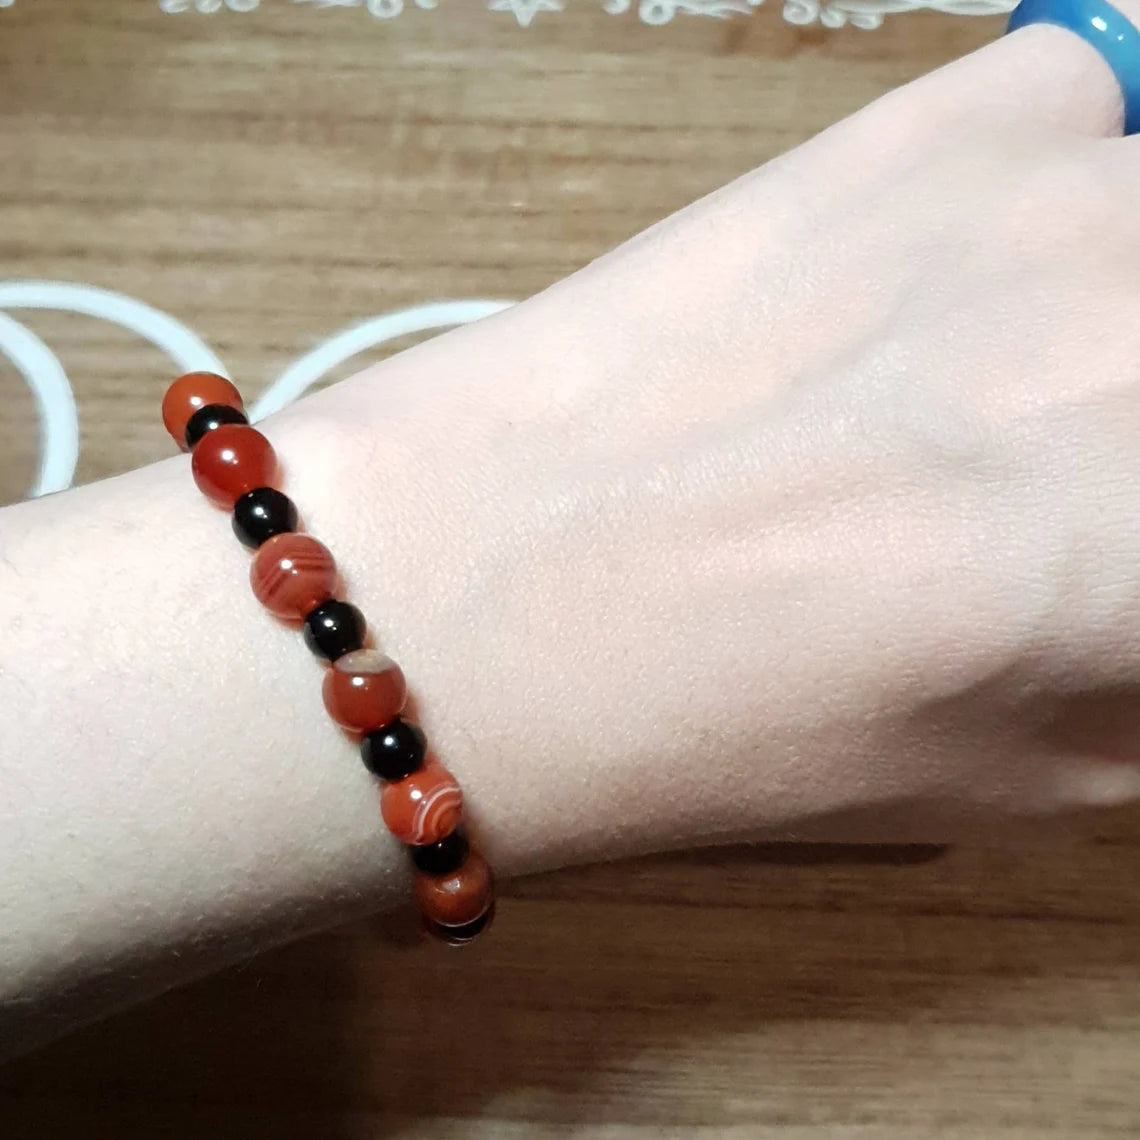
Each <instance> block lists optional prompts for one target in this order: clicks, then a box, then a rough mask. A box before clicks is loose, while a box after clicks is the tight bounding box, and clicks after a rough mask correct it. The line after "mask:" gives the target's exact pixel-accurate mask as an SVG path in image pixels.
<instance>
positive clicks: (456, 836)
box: [408, 831, 471, 875]
mask: <svg viewBox="0 0 1140 1140" xmlns="http://www.w3.org/2000/svg"><path fill="white" fill-rule="evenodd" d="M470 850H471V844H470V843H468V842H467V836H466V835H464V834H463V832H462V831H453V832H452V833H451V834H450V835H445V836H444V837H443V838H442V839H441V840H440V841H439V842H438V843H427V844H424V845H423V846H422V847H409V848H408V854H409V855H411V857H412V862H413V863H414V864H415V865H416V867H417V868H418V869H419V870H421V871H423V873H424V874H425V875H449V874H451V872H452V871H458V870H459V868H460V867H462V866H463V864H464V862H465V861H466V859H467V855H468V853H469V852H470Z"/></svg>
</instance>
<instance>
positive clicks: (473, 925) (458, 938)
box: [424, 903, 495, 946]
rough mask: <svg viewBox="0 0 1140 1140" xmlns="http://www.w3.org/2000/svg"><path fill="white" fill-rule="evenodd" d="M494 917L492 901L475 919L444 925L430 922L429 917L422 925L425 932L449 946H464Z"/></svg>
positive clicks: (488, 924)
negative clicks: (460, 924)
mask: <svg viewBox="0 0 1140 1140" xmlns="http://www.w3.org/2000/svg"><path fill="white" fill-rule="evenodd" d="M494 917H495V904H494V903H492V904H491V905H490V906H489V907H488V908H487V909H486V910H485V911H484V912H483V913H482V914H481V915H480V916H479V917H478V918H477V919H475V920H474V921H473V922H466V923H464V924H463V925H462V926H444V925H443V924H442V923H439V922H432V921H431V919H430V918H428V919H424V926H425V927H426V928H427V932H428V933H429V934H430V935H432V936H433V937H434V938H438V939H439V940H440V942H446V943H447V944H448V945H449V946H464V945H466V944H467V943H468V942H470V941H471V940H472V939H473V938H477V937H478V936H479V935H480V934H482V933H483V931H484V930H486V929H487V927H488V926H490V925H491V921H492V920H493V919H494Z"/></svg>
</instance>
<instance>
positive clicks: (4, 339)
mask: <svg viewBox="0 0 1140 1140" xmlns="http://www.w3.org/2000/svg"><path fill="white" fill-rule="evenodd" d="M0 353H3V354H4V355H5V356H7V357H8V359H9V360H11V361H12V363H13V364H14V365H15V366H16V368H17V369H18V370H19V371H20V372H21V373H22V375H23V377H24V379H25V380H27V382H28V387H29V388H31V390H32V395H33V396H34V397H35V401H36V406H37V408H38V411H39V420H40V470H39V474H38V476H37V477H36V482H35V484H34V485H33V487H32V491H31V493H32V497H33V498H35V497H38V496H39V495H50V494H51V493H52V492H53V491H62V490H65V489H66V488H67V487H70V486H71V480H72V478H73V477H74V475H75V464H76V462H77V461H78V459H79V417H78V415H77V414H76V410H75V395H74V393H73V392H72V391H71V384H70V382H69V381H68V379H67V373H66V372H64V370H63V365H62V364H60V362H59V358H58V357H57V356H56V355H55V353H54V352H52V351H51V349H50V348H48V346H47V345H46V344H44V342H43V341H42V340H40V338H39V337H38V336H36V334H35V333H33V332H32V331H31V329H27V328H25V327H24V326H23V325H22V324H20V323H19V321H14V320H13V319H12V318H11V317H9V316H7V315H5V314H4V313H0Z"/></svg>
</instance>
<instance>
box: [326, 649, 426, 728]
mask: <svg viewBox="0 0 1140 1140" xmlns="http://www.w3.org/2000/svg"><path fill="white" fill-rule="evenodd" d="M322 695H323V696H324V698H325V708H326V709H328V712H329V716H331V717H332V718H333V720H335V721H336V722H337V724H339V725H340V726H341V728H347V729H350V730H351V731H352V732H372V731H373V730H374V729H377V728H383V727H384V725H386V724H387V723H388V722H389V721H390V720H391V719H392V718H393V717H394V716H397V715H398V714H399V712H400V710H401V709H402V708H403V707H404V702H405V701H406V700H407V699H408V685H407V682H406V681H405V680H404V674H403V672H402V671H401V669H400V666H399V665H397V664H396V662H395V661H393V660H392V658H391V657H388V656H387V655H385V654H383V653H380V652H378V651H377V650H375V649H357V650H356V651H355V652H353V653H346V654H345V655H344V656H343V657H338V658H337V659H336V661H334V662H333V665H332V668H331V669H330V670H329V671H328V672H327V673H326V674H325V682H324V687H323V690H322Z"/></svg>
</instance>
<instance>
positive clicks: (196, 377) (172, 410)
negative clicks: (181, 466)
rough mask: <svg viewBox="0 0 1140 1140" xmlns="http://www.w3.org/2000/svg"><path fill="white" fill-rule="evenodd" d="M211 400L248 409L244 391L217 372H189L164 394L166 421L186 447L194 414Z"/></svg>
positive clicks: (167, 426) (172, 433)
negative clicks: (243, 398) (187, 434)
mask: <svg viewBox="0 0 1140 1140" xmlns="http://www.w3.org/2000/svg"><path fill="white" fill-rule="evenodd" d="M207 404H224V405H225V406H226V407H228V408H237V410H238V411H239V412H240V411H242V410H243V409H244V405H243V404H242V400H241V393H240V392H239V391H238V390H237V389H236V388H235V387H234V386H233V385H232V384H231V383H230V382H229V381H228V380H227V379H226V378H225V377H224V376H218V375H217V374H216V373H213V372H187V373H186V375H185V376H179V377H178V379H177V380H175V381H174V383H173V384H171V385H170V387H169V388H167V389H166V395H165V396H163V398H162V422H163V423H164V424H165V425H166V430H167V431H168V432H170V434H171V435H172V436H173V437H174V442H175V443H176V444H178V446H179V447H180V448H182V450H183V451H185V450H186V425H187V423H189V421H190V417H191V416H192V415H193V414H194V413H195V412H196V411H198V410H199V408H204V407H206V405H207Z"/></svg>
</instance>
